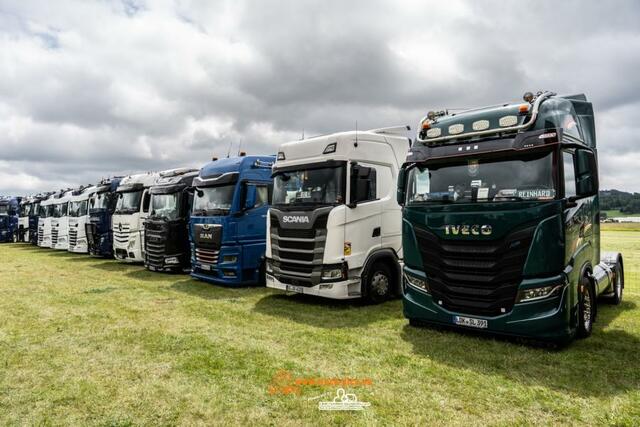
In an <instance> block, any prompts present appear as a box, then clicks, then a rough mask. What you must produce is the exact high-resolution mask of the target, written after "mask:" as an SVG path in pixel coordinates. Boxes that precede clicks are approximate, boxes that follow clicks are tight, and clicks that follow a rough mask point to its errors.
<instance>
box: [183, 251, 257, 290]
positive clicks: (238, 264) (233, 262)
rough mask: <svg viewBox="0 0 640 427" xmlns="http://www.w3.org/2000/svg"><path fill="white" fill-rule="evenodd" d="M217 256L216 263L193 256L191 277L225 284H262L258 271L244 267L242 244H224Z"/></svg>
mask: <svg viewBox="0 0 640 427" xmlns="http://www.w3.org/2000/svg"><path fill="white" fill-rule="evenodd" d="M192 253H193V249H192ZM217 257H218V261H217V262H216V263H215V264H207V263H204V262H203V263H200V262H199V261H198V259H197V258H192V259H191V277H193V278H195V279H198V280H202V281H204V282H208V283H213V284H215V285H223V286H235V287H237V286H251V285H258V284H261V283H258V279H257V276H258V272H257V271H254V270H253V269H246V270H244V269H243V268H242V267H243V253H242V246H222V247H221V248H220V250H219V252H218V255H217ZM225 260H226V261H225Z"/></svg>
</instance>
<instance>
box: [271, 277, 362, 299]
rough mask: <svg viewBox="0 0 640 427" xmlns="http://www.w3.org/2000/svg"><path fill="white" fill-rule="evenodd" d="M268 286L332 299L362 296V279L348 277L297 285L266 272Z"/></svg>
mask: <svg viewBox="0 0 640 427" xmlns="http://www.w3.org/2000/svg"><path fill="white" fill-rule="evenodd" d="M266 281H267V287H268V288H273V289H280V290H282V291H287V292H293V293H297V294H305V295H315V296H319V297H324V298H331V299H354V298H360V297H361V296H362V293H361V288H362V286H361V283H362V282H361V280H360V279H348V280H342V281H339V282H327V283H319V284H317V285H315V286H295V285H289V284H286V283H282V282H281V281H279V280H278V278H277V277H275V276H274V275H272V274H269V273H267V274H266Z"/></svg>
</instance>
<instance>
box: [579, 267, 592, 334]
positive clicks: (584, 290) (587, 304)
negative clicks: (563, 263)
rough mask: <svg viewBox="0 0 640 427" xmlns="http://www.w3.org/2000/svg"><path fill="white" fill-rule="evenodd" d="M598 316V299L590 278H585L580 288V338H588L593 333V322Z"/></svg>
mask: <svg viewBox="0 0 640 427" xmlns="http://www.w3.org/2000/svg"><path fill="white" fill-rule="evenodd" d="M595 314H596V299H595V296H594V293H593V286H591V282H590V280H589V278H588V277H583V278H582V280H581V281H580V285H579V287H578V329H577V331H576V336H577V337H578V338H587V337H588V336H590V335H591V332H592V331H593V321H594V318H595Z"/></svg>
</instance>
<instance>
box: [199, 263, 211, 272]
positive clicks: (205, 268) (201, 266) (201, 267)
mask: <svg viewBox="0 0 640 427" xmlns="http://www.w3.org/2000/svg"><path fill="white" fill-rule="evenodd" d="M200 270H207V271H209V270H211V266H210V265H207V264H200Z"/></svg>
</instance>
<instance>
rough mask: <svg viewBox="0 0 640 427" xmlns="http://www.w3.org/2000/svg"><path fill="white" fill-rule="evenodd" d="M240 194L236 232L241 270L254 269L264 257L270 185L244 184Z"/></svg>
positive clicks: (261, 183)
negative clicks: (240, 250) (239, 209)
mask: <svg viewBox="0 0 640 427" xmlns="http://www.w3.org/2000/svg"><path fill="white" fill-rule="evenodd" d="M241 192H242V198H241V201H242V204H241V206H242V215H241V216H240V218H238V222H237V224H238V225H237V230H238V241H239V242H240V243H241V245H242V251H243V269H255V268H258V267H259V266H260V264H261V263H262V258H263V257H264V251H265V245H266V234H267V212H268V210H269V199H270V196H271V192H272V184H271V183H269V184H267V183H263V182H244V183H242V189H241Z"/></svg>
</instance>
